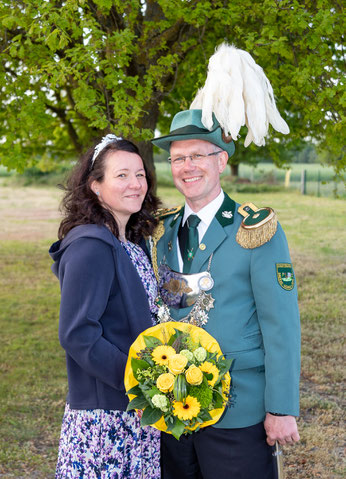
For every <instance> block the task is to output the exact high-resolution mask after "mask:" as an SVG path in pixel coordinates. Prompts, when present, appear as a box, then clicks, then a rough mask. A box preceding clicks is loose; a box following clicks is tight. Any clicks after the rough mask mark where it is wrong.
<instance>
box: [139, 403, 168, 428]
mask: <svg viewBox="0 0 346 479" xmlns="http://www.w3.org/2000/svg"><path fill="white" fill-rule="evenodd" d="M162 416H163V412H162V411H160V409H156V408H153V407H151V406H147V407H146V408H145V409H144V411H143V415H142V417H141V426H150V425H151V424H155V422H156V421H158V420H159V419H160V418H161V417H162Z"/></svg>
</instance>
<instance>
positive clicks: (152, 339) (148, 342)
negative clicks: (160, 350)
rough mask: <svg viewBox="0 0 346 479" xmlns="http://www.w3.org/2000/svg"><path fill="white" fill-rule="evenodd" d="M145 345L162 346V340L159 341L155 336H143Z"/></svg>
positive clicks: (148, 346) (149, 346) (150, 346)
mask: <svg viewBox="0 0 346 479" xmlns="http://www.w3.org/2000/svg"><path fill="white" fill-rule="evenodd" d="M143 339H144V342H145V345H146V346H147V348H155V347H156V346H162V344H163V343H162V341H160V340H159V339H158V338H155V336H143Z"/></svg>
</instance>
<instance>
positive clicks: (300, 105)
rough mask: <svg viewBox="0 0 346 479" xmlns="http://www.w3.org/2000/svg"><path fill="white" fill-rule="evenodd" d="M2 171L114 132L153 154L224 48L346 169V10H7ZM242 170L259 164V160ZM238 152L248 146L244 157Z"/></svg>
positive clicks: (134, 5) (143, 4) (125, 0)
mask: <svg viewBox="0 0 346 479" xmlns="http://www.w3.org/2000/svg"><path fill="white" fill-rule="evenodd" d="M0 16H1V31H0V42H1V54H0V58H1V63H0V85H1V93H0V98H1V104H0V138H1V142H2V144H1V157H0V159H1V162H2V163H3V164H5V165H7V166H9V167H11V168H17V169H18V170H21V169H23V168H24V166H25V165H27V164H28V163H29V162H31V161H32V160H33V158H35V156H36V155H49V156H51V157H52V158H53V159H54V160H59V159H61V158H64V157H70V158H71V157H74V156H75V155H76V154H79V153H80V152H81V151H83V150H84V149H85V148H86V147H89V146H90V145H91V143H92V141H93V139H94V138H97V137H99V136H102V135H103V134H105V133H108V132H110V131H111V132H114V133H116V134H117V135H122V136H124V137H129V138H131V139H133V140H134V141H137V142H140V143H139V146H140V148H141V151H142V154H143V155H144V156H145V157H146V159H148V160H149V161H151V160H152V147H151V145H150V143H148V141H147V140H148V139H150V138H151V137H152V135H153V132H154V130H155V128H157V127H159V129H160V131H162V133H165V132H167V131H168V128H169V124H170V121H171V119H172V115H174V114H175V113H176V112H177V111H179V110H180V109H184V108H188V107H189V104H190V102H191V101H192V99H193V97H194V95H195V93H196V91H197V89H198V87H200V86H201V85H202V84H203V83H204V80H205V78H206V68H207V63H208V59H209V57H210V56H211V55H212V54H213V52H214V49H215V46H217V45H218V44H219V43H221V42H222V41H225V40H226V41H228V42H229V43H233V44H234V45H235V46H236V47H238V48H242V49H245V50H247V51H248V52H250V53H251V54H252V56H253V57H254V58H255V60H256V61H257V63H259V64H260V65H261V66H262V67H263V68H264V71H265V72H266V74H267V76H268V78H269V79H270V81H271V83H272V85H273V88H274V92H275V94H276V97H277V105H278V108H279V111H280V112H281V114H282V116H283V117H284V118H285V119H286V121H287V122H288V124H289V126H290V129H291V134H290V135H289V136H288V137H285V138H283V137H282V135H275V134H274V132H272V138H270V139H269V141H268V145H267V147H266V152H267V153H268V155H269V156H270V157H272V159H273V160H274V161H275V162H276V163H277V164H280V162H281V163H282V161H286V160H285V158H284V157H285V155H283V156H282V155H280V151H282V149H283V148H288V147H290V145H292V144H295V143H299V142H300V141H301V139H302V138H311V139H313V140H314V141H315V142H316V144H317V145H319V146H320V148H323V149H324V150H327V149H329V150H330V155H329V156H328V158H329V160H330V161H331V162H333V163H334V166H335V167H336V168H337V169H340V168H343V167H344V159H343V156H342V145H343V144H344V141H343V140H344V137H343V130H342V128H343V125H344V123H343V122H344V114H343V110H342V108H343V107H344V105H345V93H344V92H343V84H342V80H341V78H342V75H341V72H342V71H343V70H344V61H345V60H344V50H343V46H342V41H343V38H342V35H343V32H344V16H343V14H342V3H341V2H338V1H327V0H305V1H295V0H293V1H292V0H251V1H250V0H241V1H240V0H234V1H226V0H159V1H150V0H149V1H144V0H143V1H140V0H93V1H92V0H64V1H63V0H60V1H58V0H49V1H47V0H16V2H13V1H12V0H0ZM243 139H244V136H242V138H241V139H240V140H239V141H238V143H239V156H238V159H237V154H236V155H235V156H234V157H233V158H232V161H234V162H235V163H237V162H239V161H244V159H245V160H247V161H254V158H255V157H256V150H250V149H248V151H247V150H246V151H245V152H244V151H242V150H243V149H244V148H242V146H241V145H242V143H243ZM237 146H238V145H237Z"/></svg>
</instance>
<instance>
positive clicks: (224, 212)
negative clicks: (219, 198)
mask: <svg viewBox="0 0 346 479" xmlns="http://www.w3.org/2000/svg"><path fill="white" fill-rule="evenodd" d="M234 212H235V201H233V200H232V199H231V198H230V197H229V196H228V195H226V193H225V199H224V200H223V203H222V205H221V206H220V208H219V210H218V212H217V213H216V215H215V218H216V219H217V220H218V222H219V223H220V225H221V226H228V225H231V224H232V223H233V221H234Z"/></svg>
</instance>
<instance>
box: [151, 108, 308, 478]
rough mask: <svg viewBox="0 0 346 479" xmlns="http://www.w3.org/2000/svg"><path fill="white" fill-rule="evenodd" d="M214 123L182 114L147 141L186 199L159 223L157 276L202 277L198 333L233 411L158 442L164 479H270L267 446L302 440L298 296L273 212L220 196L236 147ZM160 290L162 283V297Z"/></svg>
mask: <svg viewBox="0 0 346 479" xmlns="http://www.w3.org/2000/svg"><path fill="white" fill-rule="evenodd" d="M213 119H214V123H213V126H212V128H211V129H206V128H205V126H204V125H203V123H202V111H201V110H198V109H192V110H187V111H182V112H179V113H178V114H177V115H176V116H175V117H174V119H173V122H172V125H171V131H170V134H169V135H167V136H164V137H161V138H156V139H154V140H152V141H153V143H154V144H155V145H157V146H159V147H161V148H163V149H165V150H167V151H170V163H171V169H172V176H173V180H174V183H175V186H176V187H177V189H178V190H179V191H180V192H181V193H182V194H183V195H184V197H185V206H184V207H183V208H181V209H179V208H178V209H174V210H173V211H169V210H168V211H166V212H164V214H163V215H162V222H161V230H162V233H163V235H162V237H161V238H160V239H158V242H157V246H156V250H155V253H156V254H157V265H154V266H155V267H157V268H158V272H159V275H160V271H161V269H162V268H167V267H168V268H170V270H173V271H175V272H177V274H179V272H180V273H182V274H183V275H184V278H185V279H186V278H187V280H186V281H187V283H188V281H189V276H191V277H192V276H193V275H196V274H197V273H202V272H208V275H209V278H210V279H209V281H207V287H206V289H207V290H208V294H210V295H211V297H212V299H213V300H214V302H213V304H210V305H209V306H210V309H209V310H204V311H203V314H204V321H203V322H202V323H201V324H200V325H202V326H203V327H204V328H205V329H206V330H207V331H208V332H209V333H210V334H211V335H212V336H213V337H214V338H215V339H216V340H217V341H218V342H219V344H220V347H221V350H222V351H223V353H224V354H225V355H226V356H227V358H233V359H234V361H233V365H232V369H231V378H232V388H231V399H230V404H229V406H228V408H226V412H225V413H224V415H223V417H222V418H221V420H220V421H219V422H218V423H217V424H215V425H214V426H209V427H206V428H203V429H201V430H200V431H198V432H196V433H193V434H191V435H187V436H182V437H181V439H180V440H179V441H177V440H176V439H175V438H174V437H173V436H172V435H169V434H162V446H161V454H162V477H163V479H188V478H189V479H201V478H203V479H214V478H217V479H228V478H235V479H273V478H275V477H276V476H275V472H274V471H275V464H274V462H275V461H274V459H273V455H272V452H273V447H272V446H274V444H275V442H276V441H278V442H279V444H291V443H293V442H295V441H298V440H299V434H298V430H297V425H296V419H295V416H297V415H298V414H299V371H300V327H299V311H298V305H297V290H296V284H295V278H294V273H293V269H292V266H291V260H290V256H289V251H288V247H287V242H286V238H285V235H284V233H283V231H282V228H281V226H280V225H279V224H278V225H277V228H276V222H275V218H274V212H273V211H272V210H271V209H270V208H267V209H257V208H256V207H255V206H254V205H252V204H251V203H249V204H245V205H243V207H240V205H238V204H236V203H235V202H234V201H233V200H232V199H231V198H229V197H228V196H227V195H226V194H225V193H224V192H223V191H222V189H221V185H220V174H221V173H222V172H223V171H224V169H225V167H226V165H227V161H228V158H229V156H231V155H232V154H233V152H234V143H233V141H229V139H227V138H226V137H225V136H224V135H223V132H222V129H221V127H220V124H219V123H218V121H217V120H216V119H215V117H213ZM191 215H193V216H192V217H191ZM196 216H197V220H196ZM246 223H248V225H250V228H248V229H246V228H244V227H243V225H244V224H245V226H246ZM162 224H163V226H164V232H163V229H162ZM196 230H197V231H196ZM191 232H192V233H191ZM162 233H161V234H162ZM193 235H195V238H196V240H197V242H196V244H195V245H194V246H193ZM167 288H168V289H169V286H167V281H166V282H165V283H164V281H161V282H160V289H161V293H162V297H166V296H167V295H165V293H166V292H167V291H165V289H167ZM192 301H193V300H192ZM180 304H181V307H180V308H179V307H176V304H175V305H174V307H171V308H170V313H171V317H172V318H173V319H174V320H176V321H179V320H182V319H183V318H184V320H185V321H186V320H189V321H190V320H192V321H194V318H193V317H192V316H191V317H189V313H190V311H191V306H187V304H191V302H190V303H189V302H188V301H184V298H183V297H182V298H181V303H180ZM207 309H208V308H207ZM205 315H207V322H206V323H205V319H206V316H205ZM196 317H198V315H197V316H196ZM186 318H187V319H186ZM194 322H195V324H196V321H194ZM197 324H198V321H197Z"/></svg>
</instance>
